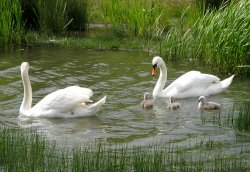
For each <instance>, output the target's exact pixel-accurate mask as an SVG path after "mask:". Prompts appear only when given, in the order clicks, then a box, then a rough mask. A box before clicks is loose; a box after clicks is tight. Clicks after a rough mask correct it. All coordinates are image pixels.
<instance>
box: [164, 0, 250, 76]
mask: <svg viewBox="0 0 250 172" xmlns="http://www.w3.org/2000/svg"><path fill="white" fill-rule="evenodd" d="M249 10H250V2H249V1H247V0H243V1H238V2H232V3H230V4H229V5H227V6H226V7H223V6H222V7H221V8H220V9H219V10H208V11H206V13H205V14H204V15H202V17H200V18H199V19H198V20H197V21H196V22H195V23H194V24H193V25H192V26H191V27H190V28H189V29H185V28H177V29H174V28H173V29H171V30H170V31H169V32H168V33H167V34H166V36H165V38H163V41H162V47H164V49H163V50H162V51H163V54H164V55H165V56H167V57H171V56H177V57H182V58H183V57H186V58H193V59H198V60H202V61H203V62H205V63H206V64H208V65H212V66H216V69H217V70H218V71H219V72H221V73H224V74H228V73H242V70H240V69H239V68H237V67H236V66H238V65H242V64H249V63H250V58H249V56H250V54H249V49H250V44H249V40H250V34H249V30H250V18H249Z"/></svg>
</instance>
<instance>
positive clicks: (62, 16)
mask: <svg viewBox="0 0 250 172" xmlns="http://www.w3.org/2000/svg"><path fill="white" fill-rule="evenodd" d="M66 7H67V1H66V0H53V1H51V0H37V10H38V11H37V15H38V22H39V25H40V30H41V31H42V32H44V33H48V34H62V33H63V32H64V31H65V30H66V27H67V25H68V24H69V22H70V20H69V19H68V16H67V11H66Z"/></svg>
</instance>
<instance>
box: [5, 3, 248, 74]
mask: <svg viewBox="0 0 250 172" xmlns="http://www.w3.org/2000/svg"><path fill="white" fill-rule="evenodd" d="M20 1H21V2H22V3H21V4H22V8H23V12H22V10H21V9H20V2H19V0H15V1H14V2H16V5H15V7H16V8H11V7H10V5H8V4H15V3H9V2H8V1H6V0H4V1H1V5H2V8H3V7H7V8H4V9H5V10H4V11H6V12H4V13H1V16H2V17H1V18H4V19H5V22H3V23H4V24H2V25H1V26H0V27H3V29H1V32H2V35H3V36H1V38H0V39H1V40H0V41H1V42H0V43H1V44H0V46H1V47H12V46H13V44H20V42H21V40H23V41H24V40H25V42H27V43H28V44H33V43H37V42H38V43H44V42H50V41H48V40H53V41H54V42H53V44H57V45H63V46H75V47H81V48H104V49H107V48H108V49H109V48H111V49H113V48H114V47H115V48H118V49H119V48H125V49H128V48H136V49H139V50H141V49H142V50H146V51H150V52H152V53H155V54H159V55H161V56H164V57H166V59H169V60H171V59H176V60H187V59H193V60H197V61H199V62H202V63H205V64H207V65H211V66H214V67H216V70H218V72H220V73H222V74H229V73H230V74H232V73H234V74H243V75H245V76H247V75H248V74H249V73H250V71H249V70H247V69H242V68H239V67H237V66H242V65H248V64H250V54H249V49H250V43H249V40H250V34H249V30H250V18H249V11H250V2H249V1H248V0H242V1H233V2H228V1H226V2H227V3H226V4H223V3H222V2H223V1H220V3H219V4H220V6H219V5H218V3H217V4H214V6H215V8H213V6H211V5H209V3H208V2H210V1H208V0H207V1H205V2H204V1H184V3H183V2H182V3H179V2H178V1H171V0H170V1H164V2H163V1H161V0H145V1H133V0H127V1H123V0H117V1H114V0H113V1H110V0H102V1H98V0H93V1H89V0H76V1H74V0H55V1H49V0H45V1H42V0H36V1H32V3H28V4H32V5H25V3H24V2H26V1H24V0H20ZM29 1H30V0H29ZM198 2H203V3H198ZM218 2H219V1H218ZM26 4H27V3H26ZM203 6H205V7H207V8H206V10H204V8H203ZM7 11H9V12H7ZM27 11H32V14H33V15H31V16H36V17H33V18H32V22H31V21H30V20H29V19H28V16H30V13H27ZM5 13H6V14H5ZM13 14H15V15H13ZM52 14H53V15H52ZM21 15H23V16H22V18H23V22H21V20H20V16H21ZM8 16H9V19H7V18H8ZM10 16H16V17H15V18H17V19H13V17H12V20H10V19H11V17H10ZM2 20H3V19H2ZM10 21H12V22H10ZM30 23H32V24H30ZM91 24H96V27H94V28H93V27H91V26H92V25H91ZM23 25H25V26H29V27H25V28H26V31H27V32H24V31H23ZM30 25H35V26H32V27H30ZM87 26H89V27H88V29H86V27H87ZM13 30H14V31H15V32H14V31H13ZM34 31H35V33H34ZM85 31H87V32H85ZM98 31H99V32H98ZM100 33H101V34H100ZM12 34H15V35H12ZM33 36H35V37H33ZM39 37H42V38H47V39H46V40H44V41H43V42H39V41H42V40H43V39H40V38H39ZM79 38H80V39H79ZM62 40H63V41H62ZM69 42H70V44H69ZM105 42H107V43H105ZM117 45H118V46H117Z"/></svg>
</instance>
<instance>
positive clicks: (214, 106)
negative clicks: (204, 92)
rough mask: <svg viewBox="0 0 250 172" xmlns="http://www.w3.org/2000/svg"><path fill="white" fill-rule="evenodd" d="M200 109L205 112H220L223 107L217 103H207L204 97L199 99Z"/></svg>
mask: <svg viewBox="0 0 250 172" xmlns="http://www.w3.org/2000/svg"><path fill="white" fill-rule="evenodd" d="M198 102H199V104H198V109H204V110H219V109H221V105H220V104H218V103H215V102H206V101H205V97H204V96H200V97H199V99H198Z"/></svg>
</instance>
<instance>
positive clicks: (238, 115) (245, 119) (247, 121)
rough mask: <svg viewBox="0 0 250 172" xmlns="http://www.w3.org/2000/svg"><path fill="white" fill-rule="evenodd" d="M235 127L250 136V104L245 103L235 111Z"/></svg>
mask: <svg viewBox="0 0 250 172" xmlns="http://www.w3.org/2000/svg"><path fill="white" fill-rule="evenodd" d="M234 116H235V118H234V121H233V123H234V126H235V128H236V129H237V130H238V131H240V132H242V133H248V134H250V102H245V103H243V104H242V105H241V106H239V107H238V108H236V109H235V110H234Z"/></svg>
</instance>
